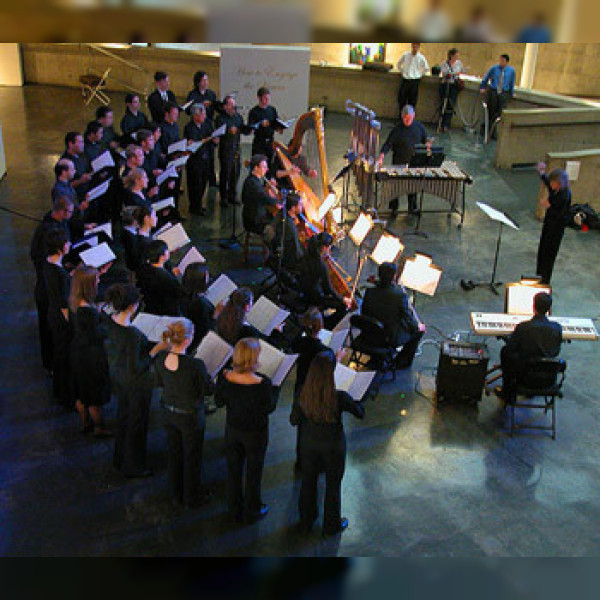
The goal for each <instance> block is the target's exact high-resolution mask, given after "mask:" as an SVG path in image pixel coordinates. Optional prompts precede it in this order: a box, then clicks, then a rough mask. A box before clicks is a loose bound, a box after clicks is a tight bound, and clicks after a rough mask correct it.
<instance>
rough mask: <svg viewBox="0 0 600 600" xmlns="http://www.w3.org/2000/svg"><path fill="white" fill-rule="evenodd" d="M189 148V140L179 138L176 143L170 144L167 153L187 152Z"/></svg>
mask: <svg viewBox="0 0 600 600" xmlns="http://www.w3.org/2000/svg"><path fill="white" fill-rule="evenodd" d="M186 150H187V140H186V139H183V140H179V141H178V142H175V143H174V144H169V147H168V148H167V154H173V152H185V151H186Z"/></svg>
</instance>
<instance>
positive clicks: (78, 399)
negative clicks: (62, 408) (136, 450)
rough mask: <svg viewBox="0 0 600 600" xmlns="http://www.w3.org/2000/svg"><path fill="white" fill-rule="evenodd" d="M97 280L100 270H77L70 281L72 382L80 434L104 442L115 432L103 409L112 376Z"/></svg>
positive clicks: (108, 395) (107, 398)
mask: <svg viewBox="0 0 600 600" xmlns="http://www.w3.org/2000/svg"><path fill="white" fill-rule="evenodd" d="M98 278H99V273H98V270H97V269H94V268H92V267H78V268H77V269H75V271H73V276H72V278H71V294H70V296H69V308H70V309H71V315H72V317H71V322H72V326H73V340H72V341H71V381H72V385H73V395H74V398H75V407H76V408H77V412H78V413H79V416H80V418H81V432H82V433H88V432H89V431H92V430H93V432H94V435H95V436H96V437H98V438H103V437H108V436H110V435H112V432H111V431H109V430H108V429H106V427H105V426H104V421H103V419H102V406H104V405H105V404H107V403H108V402H109V401H110V374H109V369H108V359H107V357H106V351H105V349H104V339H105V337H106V334H105V332H104V329H103V327H102V323H101V316H100V313H99V312H98V309H97V308H96V304H95V303H96V296H97V295H98Z"/></svg>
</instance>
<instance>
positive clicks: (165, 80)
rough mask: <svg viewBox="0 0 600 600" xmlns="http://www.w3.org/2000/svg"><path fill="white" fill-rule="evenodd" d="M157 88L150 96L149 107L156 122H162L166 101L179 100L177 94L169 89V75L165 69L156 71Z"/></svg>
mask: <svg viewBox="0 0 600 600" xmlns="http://www.w3.org/2000/svg"><path fill="white" fill-rule="evenodd" d="M154 83H155V85H156V89H155V90H154V91H153V92H152V93H151V94H150V95H149V96H148V108H149V109H150V115H151V116H152V120H153V121H154V122H155V123H162V120H163V118H164V116H165V109H164V104H165V102H175V103H176V102H177V100H176V99H175V94H174V93H173V92H172V91H171V90H170V89H169V75H168V74H167V73H165V72H164V71H156V73H154Z"/></svg>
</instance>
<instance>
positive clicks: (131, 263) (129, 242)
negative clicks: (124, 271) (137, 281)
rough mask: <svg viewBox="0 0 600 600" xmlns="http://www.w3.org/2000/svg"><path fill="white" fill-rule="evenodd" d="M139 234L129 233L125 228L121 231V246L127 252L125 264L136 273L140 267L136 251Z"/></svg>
mask: <svg viewBox="0 0 600 600" xmlns="http://www.w3.org/2000/svg"><path fill="white" fill-rule="evenodd" d="M137 237H138V235H137V232H133V231H129V230H128V229H125V228H124V227H123V228H122V229H121V244H122V245H123V250H125V264H126V266H127V268H128V269H129V270H130V271H135V270H136V269H137V268H138V267H139V264H138V262H137V261H138V255H137V251H136V243H137Z"/></svg>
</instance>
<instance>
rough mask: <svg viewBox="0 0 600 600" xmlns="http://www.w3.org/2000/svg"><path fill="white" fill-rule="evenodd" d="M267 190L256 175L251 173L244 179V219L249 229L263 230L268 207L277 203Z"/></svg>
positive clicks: (259, 231)
mask: <svg viewBox="0 0 600 600" xmlns="http://www.w3.org/2000/svg"><path fill="white" fill-rule="evenodd" d="M276 202H277V201H276V200H275V199H274V198H271V196H269V194H268V193H267V190H265V187H264V185H263V184H262V182H261V181H260V179H259V178H258V177H256V175H253V174H250V175H248V177H246V181H244V186H243V188H242V204H243V205H244V208H243V209H242V220H243V222H244V228H245V229H246V230H248V231H256V232H258V233H261V232H262V228H263V226H264V224H265V222H266V221H267V220H268V219H267V211H266V207H267V206H269V205H274V204H276Z"/></svg>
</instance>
